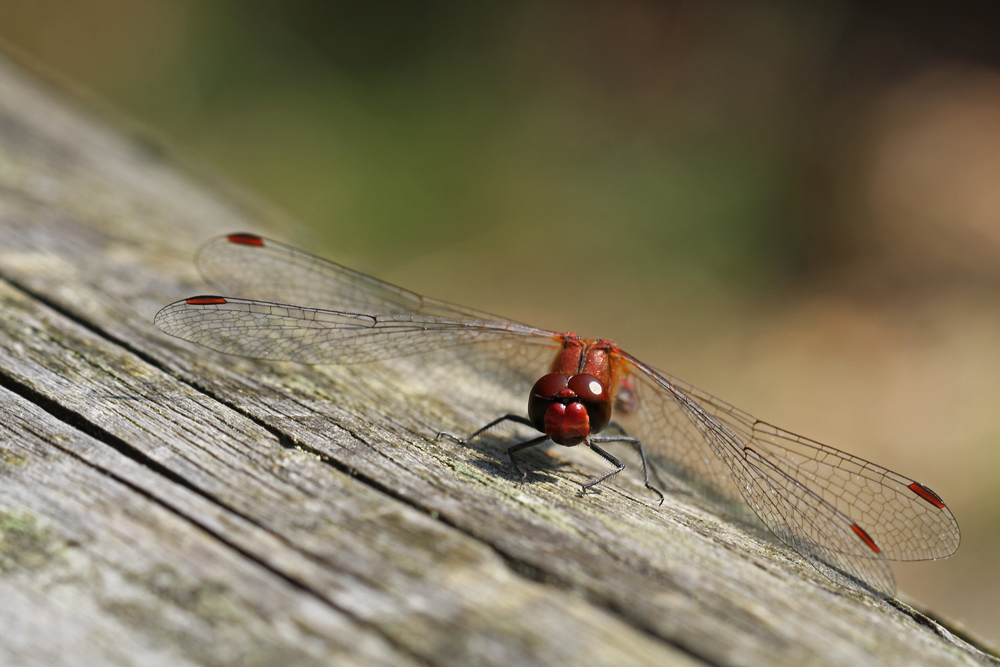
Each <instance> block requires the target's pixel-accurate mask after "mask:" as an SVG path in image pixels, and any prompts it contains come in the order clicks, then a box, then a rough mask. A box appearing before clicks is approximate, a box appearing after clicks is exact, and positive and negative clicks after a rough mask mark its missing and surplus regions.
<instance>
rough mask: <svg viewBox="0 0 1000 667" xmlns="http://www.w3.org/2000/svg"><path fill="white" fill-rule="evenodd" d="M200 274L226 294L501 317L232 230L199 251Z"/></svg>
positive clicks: (358, 308) (350, 308)
mask: <svg viewBox="0 0 1000 667" xmlns="http://www.w3.org/2000/svg"><path fill="white" fill-rule="evenodd" d="M195 263H196V264H197V266H198V269H199V270H200V271H201V274H202V276H204V278H205V280H207V281H208V282H209V283H210V284H211V285H212V286H213V287H215V288H216V289H217V290H219V291H220V293H222V294H230V295H233V296H237V297H244V298H252V299H260V300H262V301H271V302H275V303H294V304H299V305H302V306H310V307H314V308H325V309H331V310H338V311H345V312H351V313H373V314H403V313H413V314H419V315H433V316H437V317H453V318H460V319H474V320H488V321H502V320H503V318H500V317H496V316H494V315H489V314H488V313H482V312H479V311H476V310H472V309H470V308H463V307H461V306H456V305H454V304H450V303H447V302H444V301H439V300H437V299H431V298H428V297H424V296H421V295H419V294H417V293H416V292H411V291H410V290H407V289H403V288H402V287H396V286H395V285H391V284H389V283H387V282H384V281H381V280H378V279H377V278H372V277H371V276H367V275H365V274H363V273H359V272H358V271H354V270H353V269H349V268H347V267H346V266H341V265H340V264H336V263H334V262H330V261H328V260H325V259H321V258H319V257H315V256H313V255H310V254H309V253H306V252H303V251H301V250H297V249H295V248H292V247H290V246H286V245H284V244H282V243H278V242H277V241H271V240H270V239H265V238H261V237H259V236H255V235H253V234H229V235H227V236H220V237H217V238H214V239H211V240H209V241H207V242H206V243H205V244H204V245H202V246H201V247H200V248H199V249H198V251H197V253H196V254H195Z"/></svg>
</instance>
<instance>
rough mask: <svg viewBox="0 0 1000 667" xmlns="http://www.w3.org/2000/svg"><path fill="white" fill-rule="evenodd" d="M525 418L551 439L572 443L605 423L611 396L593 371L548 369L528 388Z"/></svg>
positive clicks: (569, 445)
mask: <svg viewBox="0 0 1000 667" xmlns="http://www.w3.org/2000/svg"><path fill="white" fill-rule="evenodd" d="M528 418H529V419H530V420H531V423H532V425H533V426H534V427H535V428H537V429H538V430H539V431H542V432H543V433H545V435H547V436H549V439H550V440H552V442H554V443H556V444H558V445H565V446H567V447H572V446H573V445H578V444H580V443H581V442H583V441H584V440H586V439H587V436H588V435H590V434H592V433H599V432H600V431H602V430H603V429H604V427H605V426H607V425H608V422H609V421H611V399H610V397H609V396H608V390H607V387H605V386H604V384H603V383H602V382H601V381H600V380H598V379H597V378H596V377H594V376H593V375H587V374H584V373H581V374H579V375H574V376H572V377H566V376H565V375H562V374H560V373H549V374H548V375H543V376H542V377H541V378H539V380H538V382H536V383H535V385H534V386H533V387H532V388H531V395H530V396H529V397H528Z"/></svg>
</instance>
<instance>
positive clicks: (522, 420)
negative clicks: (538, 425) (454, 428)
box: [437, 414, 534, 445]
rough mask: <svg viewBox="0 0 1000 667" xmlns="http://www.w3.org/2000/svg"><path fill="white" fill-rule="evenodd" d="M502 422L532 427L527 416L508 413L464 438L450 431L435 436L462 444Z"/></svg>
mask: <svg viewBox="0 0 1000 667" xmlns="http://www.w3.org/2000/svg"><path fill="white" fill-rule="evenodd" d="M503 422H514V423H516V424H523V425H524V426H531V427H532V428H534V425H533V424H532V423H531V422H530V421H529V420H528V418H527V417H522V416H521V415H513V414H509V415H504V416H503V417H497V418H496V419H494V420H493V421H491V422H490V423H489V424H487V425H486V426H483V427H482V428H481V429H479V430H478V431H476V432H475V433H473V434H472V435H470V436H469V437H468V438H464V439H463V438H459V437H458V436H456V435H453V434H451V433H448V432H446V431H440V432H439V433H438V434H437V437H438V438H450V439H451V440H454V441H455V442H457V443H460V444H463V445H464V444H467V443H469V442H472V441H473V440H475V439H476V438H477V437H479V436H480V435H482V434H483V433H485V432H486V431H488V430H490V429H491V428H493V427H494V426H496V425H497V424H502V423H503Z"/></svg>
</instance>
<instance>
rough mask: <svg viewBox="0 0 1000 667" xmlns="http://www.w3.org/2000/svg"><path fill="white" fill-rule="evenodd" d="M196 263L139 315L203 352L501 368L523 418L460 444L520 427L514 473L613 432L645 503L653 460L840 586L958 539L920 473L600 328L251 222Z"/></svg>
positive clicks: (884, 578) (857, 586) (869, 579)
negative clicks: (441, 288)
mask: <svg viewBox="0 0 1000 667" xmlns="http://www.w3.org/2000/svg"><path fill="white" fill-rule="evenodd" d="M196 264H197V266H198V268H199V270H200V271H201V273H202V275H203V276H204V277H205V279H206V280H207V281H208V282H209V283H210V284H212V285H213V286H214V287H216V288H217V289H219V290H220V292H221V294H225V296H223V295H201V296H192V297H189V298H186V299H181V300H180V301H177V302H175V303H172V304H170V305H168V306H165V307H164V308H163V309H162V310H161V311H160V312H159V313H157V315H156V317H155V319H154V322H155V324H156V325H157V326H159V328H160V329H161V330H162V331H164V332H165V333H167V334H170V335H172V336H176V337H178V338H181V339H184V340H187V341H190V342H193V343H197V344H199V345H202V346H205V347H207V348H210V349H213V350H216V351H218V352H222V353H226V354H232V355H238V356H241V357H248V358H254V359H266V360H272V361H293V362H299V363H303V364H358V363H367V362H375V361H383V360H387V359H392V358H399V357H404V356H410V355H419V354H423V353H434V352H438V353H440V352H444V353H450V352H452V351H453V352H454V353H455V354H456V355H460V354H461V353H465V352H472V353H474V354H471V355H470V356H469V358H473V357H477V356H478V357H479V358H482V357H486V358H490V359H494V360H496V361H497V362H498V363H499V364H501V365H502V366H504V367H505V368H508V369H510V370H511V371H513V373H512V374H511V375H510V377H513V378H516V380H512V382H517V383H520V385H519V389H522V390H523V391H524V392H525V394H526V395H527V397H528V406H527V414H526V416H525V415H523V414H506V415H503V416H500V417H499V418H497V419H495V420H494V421H492V422H490V423H488V424H486V425H485V426H484V427H483V428H481V429H479V430H478V431H476V432H475V433H473V434H472V436H470V438H468V439H466V441H468V440H470V439H471V438H473V437H476V436H478V435H480V434H481V433H483V432H485V431H486V430H488V429H490V428H492V427H494V426H496V425H498V424H500V423H503V422H513V423H515V424H522V425H525V426H529V427H532V428H534V429H536V430H537V431H538V432H539V435H537V436H535V437H533V438H531V439H529V440H525V441H523V442H519V443H517V444H515V445H513V446H511V447H510V448H508V450H507V452H508V456H509V458H510V461H511V464H512V466H513V467H514V469H515V470H516V471H517V472H518V473H519V474H520V475H521V478H522V480H523V479H524V477H525V476H526V471H525V470H524V468H523V466H522V465H521V462H520V461H519V460H518V456H517V454H518V453H520V452H522V451H523V450H525V449H528V448H530V447H534V446H536V445H541V444H543V443H545V442H548V441H551V442H554V443H555V444H557V445H563V446H567V447H572V446H576V445H579V444H586V445H587V446H588V447H589V448H590V449H591V450H593V451H594V452H596V453H597V454H599V455H600V456H602V457H603V458H604V459H605V460H606V461H607V462H608V463H610V464H611V465H612V466H614V468H613V469H612V470H610V471H609V472H607V473H605V474H603V475H601V476H599V477H596V478H594V479H591V480H589V481H588V482H586V483H584V484H583V485H582V486H583V488H582V491H581V492H582V493H586V492H587V491H589V490H591V489H592V488H593V487H594V486H596V485H597V484H600V483H602V482H604V481H606V480H607V479H609V478H610V477H612V476H614V475H616V474H617V473H619V472H620V471H621V470H622V469H623V468H624V465H623V464H622V463H621V462H620V461H619V460H618V459H617V458H616V457H614V456H612V455H611V454H610V453H608V452H607V451H606V450H605V449H604V448H603V447H602V446H601V445H604V444H607V443H614V442H620V443H625V444H626V445H629V446H631V447H633V448H635V449H636V450H637V451H638V453H639V455H640V457H641V460H642V464H643V477H644V483H645V486H646V487H647V488H648V489H650V491H651V492H652V493H655V494H657V495H658V496H659V500H660V502H662V500H663V495H662V492H661V491H660V490H659V489H658V488H657V487H655V486H653V485H652V484H650V472H651V471H652V472H653V477H654V479H657V480H658V479H659V477H658V475H656V469H657V468H658V467H659V468H662V469H666V470H667V471H669V472H671V473H672V474H674V475H676V476H678V478H680V479H686V480H690V481H691V482H692V484H693V486H694V488H697V489H699V490H701V491H703V492H704V493H705V494H707V495H708V496H710V497H714V498H719V499H722V500H726V501H735V502H739V503H745V505H746V506H749V508H750V509H752V510H753V512H754V513H755V514H756V516H757V517H759V519H760V521H761V522H762V523H763V524H764V525H765V526H766V527H767V528H768V529H769V530H770V531H771V532H772V533H773V534H774V535H775V536H776V537H777V538H778V539H779V540H781V541H782V542H783V543H785V544H786V545H788V546H789V547H791V548H792V549H793V550H795V551H796V552H798V553H799V554H801V555H802V556H803V557H805V558H806V560H807V561H808V562H810V563H811V564H812V565H814V566H815V567H816V568H817V569H819V570H820V572H822V573H823V574H825V575H826V576H828V577H830V578H831V579H833V580H834V581H836V582H838V583H840V584H841V585H844V586H846V587H848V588H851V589H854V590H859V591H864V592H868V593H874V594H876V595H878V596H884V597H888V598H892V597H894V596H895V591H896V584H895V579H894V577H893V574H892V570H891V568H890V567H889V564H888V562H887V561H888V560H902V561H912V560H934V559H938V558H945V557H948V556H950V555H951V554H953V553H954V552H955V551H956V550H957V549H958V546H959V542H960V539H961V536H960V531H959V527H958V522H957V521H956V520H955V517H954V516H953V515H952V513H951V511H950V510H949V509H948V507H947V506H946V505H945V503H944V501H943V500H942V499H941V497H940V496H938V494H936V493H935V492H934V491H932V490H931V489H930V488H929V487H927V486H925V485H924V484H921V483H920V482H916V481H914V480H912V479H909V478H907V477H905V476H903V475H901V474H899V473H896V472H893V471H891V470H889V469H887V468H884V467H882V466H879V465H876V464H874V463H871V462H869V461H866V460H864V459H862V458H859V457H857V456H853V455H851V454H848V453H845V452H842V451H839V450H837V449H834V448H833V447H829V446H827V445H824V444H821V443H819V442H816V441H813V440H810V439H808V438H805V437H802V436H799V435H796V434H794V433H791V432H789V431H786V430H783V429H781V428H778V427H776V426H773V425H771V424H768V423H767V422H764V421H761V420H759V419H756V418H755V417H753V416H751V415H749V414H747V413H746V412H744V411H742V410H740V409H738V408H736V407H734V406H732V405H729V404H728V403H726V402H724V401H722V400H720V399H718V398H716V397H714V396H712V395H711V394H709V393H707V392H705V391H702V390H700V389H698V388H696V387H694V386H692V385H690V384H688V383H686V382H683V381H681V380H679V379H677V378H675V377H672V376H670V375H668V374H666V373H662V372H660V371H658V370H656V369H655V368H653V367H652V366H650V365H648V364H646V363H644V362H642V361H640V360H639V359H636V358H635V357H634V356H632V355H631V354H629V353H628V352H626V351H624V350H622V349H621V348H619V347H618V346H617V345H615V344H614V343H612V342H610V341H606V340H591V339H584V338H581V337H579V336H576V335H574V334H570V333H557V332H554V331H546V330H544V329H538V328H535V327H531V326H528V325H524V324H519V323H517V322H514V321H511V320H508V319H505V318H501V317H497V316H494V315H490V314H488V313H484V312H480V311H477V310H473V309H470V308H465V307H462V306H457V305H454V304H450V303H447V302H445V301H440V300H437V299H432V298H429V297H424V296H421V295H419V294H416V293H415V292H411V291H409V290H406V289H403V288H401V287H396V286H394V285H391V284H389V283H386V282H383V281H381V280H378V279H377V278H373V277H371V276H368V275H365V274H363V273H360V272H358V271H355V270H352V269H350V268H347V267H345V266H341V265H339V264H336V263H334V262H331V261H327V260H324V259H321V258H319V257H315V256H313V255H311V254H309V253H307V252H304V251H301V250H297V249H295V248H292V247H290V246H287V245H284V244H281V243H278V242H276V241H272V240H269V239H266V238H263V237H260V236H257V235H254V234H247V233H235V234H229V235H227V236H222V237H218V238H215V239H212V240H210V241H208V242H206V243H205V244H204V245H203V246H202V247H201V248H199V250H198V251H197V253H196ZM251 296H252V298H250V297H251ZM606 429H608V431H614V433H604V434H602V432H603V431H605V430H606Z"/></svg>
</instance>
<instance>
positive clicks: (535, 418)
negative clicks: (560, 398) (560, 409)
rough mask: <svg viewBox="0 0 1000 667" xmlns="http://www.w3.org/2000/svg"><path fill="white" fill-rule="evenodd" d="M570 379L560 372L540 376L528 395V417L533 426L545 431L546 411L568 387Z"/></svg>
mask: <svg viewBox="0 0 1000 667" xmlns="http://www.w3.org/2000/svg"><path fill="white" fill-rule="evenodd" d="M568 382H569V379H568V378H567V377H566V376H565V375H561V374H559V373H549V374H548V375H543V376H542V377H540V378H538V381H537V382H536V383H535V386H533V387H532V388H531V394H530V395H529V396H528V419H530V420H531V424H532V426H534V427H535V428H537V429H538V430H539V431H541V432H543V433H544V432H545V411H546V410H547V409H548V407H549V405H550V404H551V403H552V401H553V400H555V397H556V394H558V393H559V392H560V391H562V390H563V389H565V388H566V384H567V383H568Z"/></svg>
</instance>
